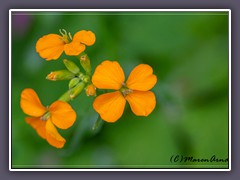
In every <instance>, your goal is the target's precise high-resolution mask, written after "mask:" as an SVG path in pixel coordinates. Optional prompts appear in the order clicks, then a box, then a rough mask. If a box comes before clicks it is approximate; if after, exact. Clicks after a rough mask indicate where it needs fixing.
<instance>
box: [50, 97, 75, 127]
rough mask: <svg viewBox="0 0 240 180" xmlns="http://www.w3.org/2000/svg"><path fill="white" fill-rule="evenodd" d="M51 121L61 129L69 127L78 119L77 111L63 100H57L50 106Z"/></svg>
mask: <svg viewBox="0 0 240 180" xmlns="http://www.w3.org/2000/svg"><path fill="white" fill-rule="evenodd" d="M49 111H50V113H51V121H52V122H53V124H54V125H56V126H57V127H58V128H61V129H67V128H69V127H71V126H72V125H73V123H74V122H75V120H76V117H77V115H76V112H75V111H74V110H73V109H72V107H71V106H70V105H69V104H68V103H66V102H63V101H55V102H54V103H52V104H51V106H50V107H49Z"/></svg>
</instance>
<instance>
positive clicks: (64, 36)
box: [59, 29, 72, 43]
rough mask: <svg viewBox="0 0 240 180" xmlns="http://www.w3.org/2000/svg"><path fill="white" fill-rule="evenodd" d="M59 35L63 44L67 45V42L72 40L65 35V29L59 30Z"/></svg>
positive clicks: (68, 34)
mask: <svg viewBox="0 0 240 180" xmlns="http://www.w3.org/2000/svg"><path fill="white" fill-rule="evenodd" d="M59 32H60V34H61V35H62V40H63V42H65V43H69V40H72V36H71V34H70V33H67V31H66V30H65V29H59Z"/></svg>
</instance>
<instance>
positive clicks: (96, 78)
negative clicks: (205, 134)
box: [92, 60, 125, 90]
mask: <svg viewBox="0 0 240 180" xmlns="http://www.w3.org/2000/svg"><path fill="white" fill-rule="evenodd" d="M124 80H125V76H124V72H123V70H122V68H121V66H120V65H119V64H118V62H117V61H108V60H106V61H104V62H102V63H101V64H100V65H98V66H97V68H96V70H95V72H94V74H93V76H92V83H93V84H94V86H96V87H97V88H99V89H114V90H119V89H120V88H121V87H122V83H123V82H124Z"/></svg>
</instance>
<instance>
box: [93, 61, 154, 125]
mask: <svg viewBox="0 0 240 180" xmlns="http://www.w3.org/2000/svg"><path fill="white" fill-rule="evenodd" d="M152 73H153V70H152V68H151V67H150V66H149V65H147V64H140V65H138V66H136V67H135V68H134V69H133V70H132V72H131V74H130V75H129V77H128V80H127V81H126V83H124V81H125V76H124V72H123V70H122V68H121V66H120V65H119V64H118V62H116V61H113V62H112V61H108V60H106V61H104V62H103V63H101V64H100V65H99V66H98V67H97V68H96V70H95V72H94V74H93V77H92V82H93V84H94V86H96V87H97V88H99V89H114V90H117V91H115V92H110V93H106V94H102V95H100V96H98V97H97V98H96V99H95V100H94V102H93V108H94V109H95V110H96V111H97V112H98V113H99V114H100V116H101V118H102V119H103V120H105V121H107V122H115V121H117V120H118V119H119V118H120V117H121V116H122V114H123V111H124V107H125V104H126V100H127V101H128V103H129V104H130V107H131V109H132V111H133V113H134V114H135V115H137V116H148V115H149V114H150V113H151V112H152V111H153V109H154V108H155V105H156V98H155V95H154V94H153V93H152V92H151V91H149V90H150V89H152V88H153V86H154V85H155V84H156V82H157V77H156V76H155V75H154V74H152Z"/></svg>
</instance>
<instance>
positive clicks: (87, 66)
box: [80, 54, 92, 75]
mask: <svg viewBox="0 0 240 180" xmlns="http://www.w3.org/2000/svg"><path fill="white" fill-rule="evenodd" d="M80 63H81V65H82V67H83V69H84V70H85V71H86V73H87V74H88V75H90V74H91V72H92V68H91V64H90V59H89V57H88V55H87V54H83V55H81V56H80Z"/></svg>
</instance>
